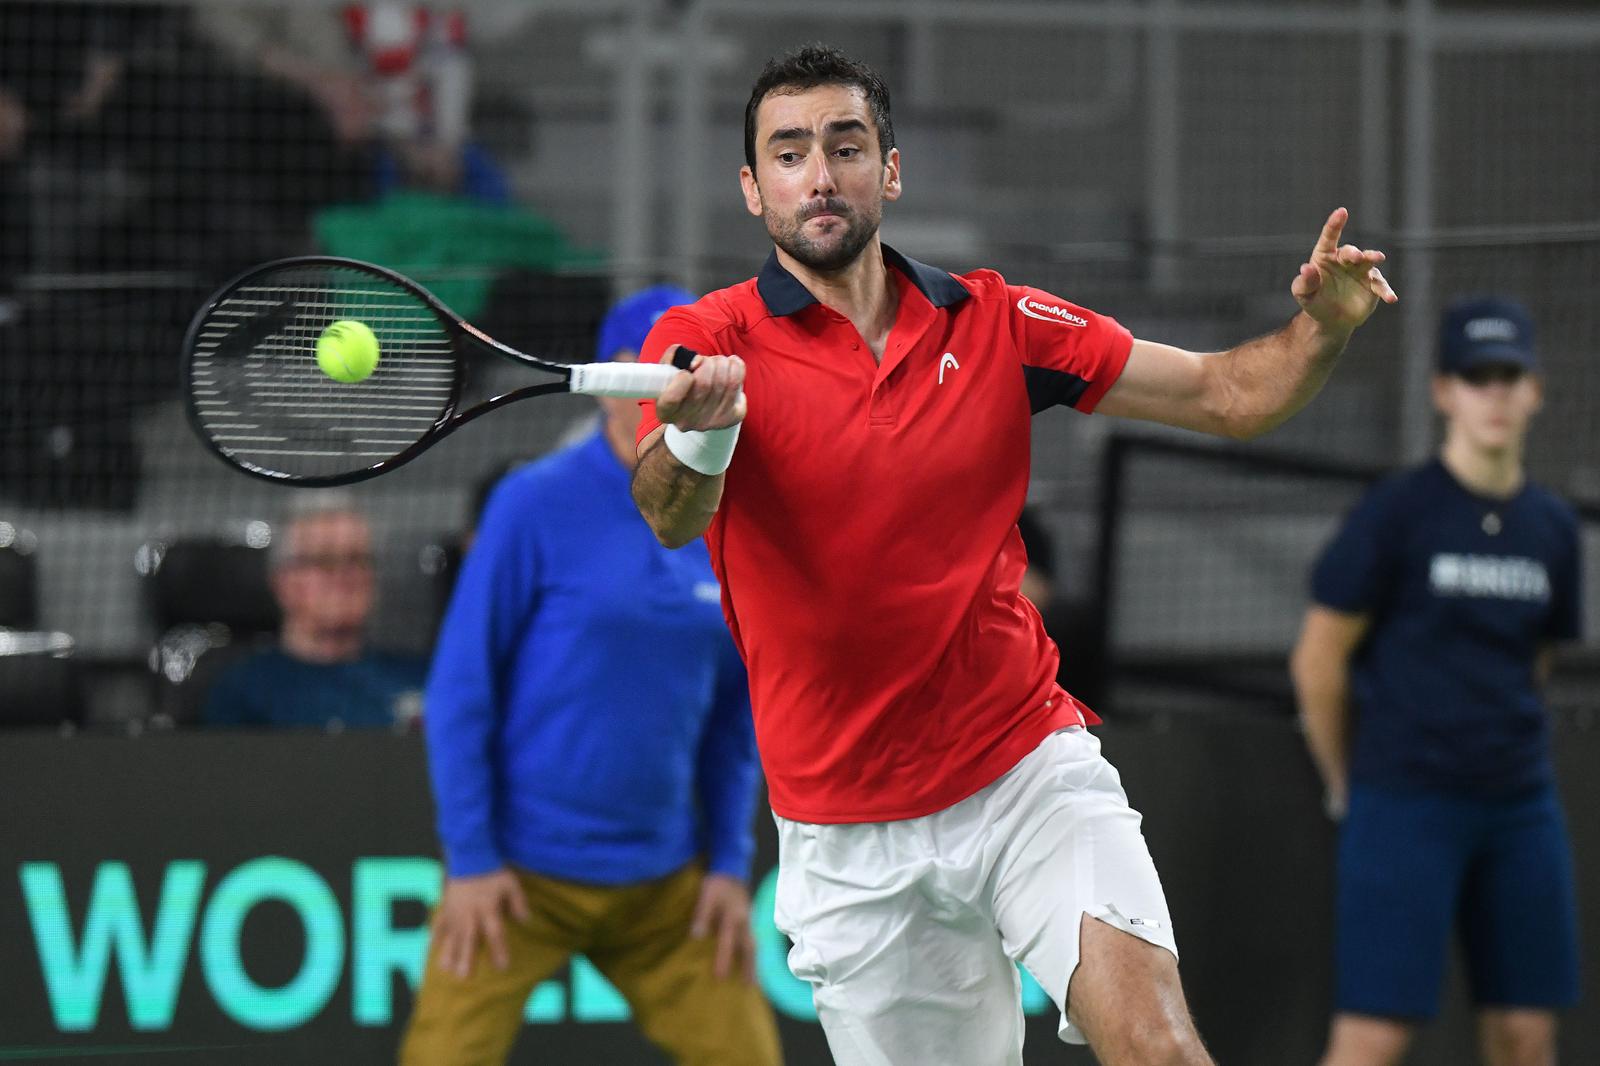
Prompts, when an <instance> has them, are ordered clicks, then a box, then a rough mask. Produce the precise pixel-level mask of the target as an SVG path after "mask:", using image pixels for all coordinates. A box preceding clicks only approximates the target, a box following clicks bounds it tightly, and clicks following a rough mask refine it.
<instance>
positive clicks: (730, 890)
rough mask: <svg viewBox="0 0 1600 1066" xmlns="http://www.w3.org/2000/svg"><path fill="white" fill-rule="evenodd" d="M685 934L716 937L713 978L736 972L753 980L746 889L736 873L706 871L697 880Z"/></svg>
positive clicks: (753, 942)
mask: <svg viewBox="0 0 1600 1066" xmlns="http://www.w3.org/2000/svg"><path fill="white" fill-rule="evenodd" d="M689 935H690V936H692V937H694V938H695V939H696V940H701V939H704V938H705V937H707V936H715V937H716V938H717V954H716V961H715V963H714V966H713V971H712V972H713V973H714V974H715V975H716V977H717V980H719V981H720V980H722V979H724V978H727V977H730V976H732V975H733V974H738V975H740V976H741V977H743V978H744V981H745V984H750V985H753V984H755V983H756V938H755V934H754V933H752V932H751V931H750V890H749V889H747V888H746V887H745V885H744V882H743V881H741V880H739V879H738V878H737V877H729V876H728V875H727V874H706V876H705V878H704V880H702V881H701V882H700V899H699V901H698V902H697V903H696V904H695V908H694V920H693V921H692V922H691V923H690V925H689Z"/></svg>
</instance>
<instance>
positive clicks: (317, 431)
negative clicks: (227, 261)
mask: <svg viewBox="0 0 1600 1066" xmlns="http://www.w3.org/2000/svg"><path fill="white" fill-rule="evenodd" d="M343 319H353V320H355V321H359V322H363V323H365V324H366V325H367V327H368V328H369V329H371V330H372V332H373V334H374V335H375V336H376V337H377V340H378V346H379V353H380V354H379V360H378V365H377V368H376V369H375V370H374V371H373V373H372V374H371V376H369V377H367V378H365V379H363V380H361V381H355V382H344V381H336V380H334V379H333V378H331V377H329V376H328V375H327V374H325V373H324V372H323V371H322V368H321V367H320V366H319V365H318V363H317V341H318V339H319V338H320V337H321V336H322V333H323V331H324V330H325V329H326V328H327V327H328V326H329V325H331V324H332V323H334V322H337V321H340V320H343ZM194 337H195V341H194V347H193V357H192V359H191V362H190V381H189V389H190V396H191V400H190V402H191V404H192V405H193V409H194V413H195V416H196V418H197V419H198V421H199V422H200V425H201V428H202V430H203V431H204V432H205V434H206V436H208V437H209V438H210V439H211V441H212V442H213V443H214V444H215V445H216V446H217V447H218V448H219V449H221V450H222V451H223V452H224V453H225V454H226V455H228V456H229V457H230V458H231V459H233V460H234V461H235V462H239V463H242V464H244V465H247V466H253V467H257V468H260V469H263V470H270V471H274V472H277V473H280V474H284V475H287V476H290V477H295V478H320V477H331V476H337V475H341V474H345V473H348V472H349V471H351V470H355V469H362V468H366V467H371V466H374V465H376V464H378V463H381V462H384V461H386V460H388V459H392V458H394V457H395V456H396V455H398V454H399V453H401V452H403V451H405V450H406V449H408V448H410V447H411V446H412V445H413V444H415V443H416V442H417V441H418V440H419V439H421V438H422V437H423V436H424V435H425V434H426V433H427V432H428V431H429V430H431V429H432V428H433V426H434V425H435V424H436V423H438V422H439V420H440V419H441V418H443V417H444V415H445V414H446V413H447V412H448V411H449V410H450V407H451V405H452V401H453V399H454V396H455V394H456V390H457V376H458V370H457V360H456V358H455V353H454V350H453V345H452V338H451V335H450V333H449V331H447V330H446V328H445V327H444V325H443V324H442V323H441V322H440V320H439V318H438V317H437V316H436V315H435V314H434V312H433V311H432V309H431V308H430V307H428V306H427V305H426V304H425V303H423V302H422V300H421V299H419V298H418V297H417V296H416V295H415V294H413V293H411V292H410V291H409V290H407V289H405V288H403V287H401V286H399V285H395V284H393V283H391V282H389V281H388V280H387V279H384V278H381V277H376V276H373V275H369V274H367V273H365V272H363V271H360V270H357V269H354V268H351V267H345V266H335V265H317V266H314V267H311V266H304V265H301V266H294V267H289V268H284V269H280V270H277V271H272V272H269V273H266V274H262V275H258V276H256V277H254V278H251V279H248V280H247V281H246V282H245V283H244V284H242V285H240V286H238V287H237V288H235V289H234V290H232V291H231V292H229V293H228V294H227V295H226V296H224V297H223V298H222V299H221V300H219V301H218V302H217V303H216V304H215V305H214V306H213V307H212V308H211V310H210V312H209V313H208V314H207V316H206V318H205V319H204V320H203V321H202V322H201V323H200V324H199V325H198V326H197V327H196V330H195V335H194Z"/></svg>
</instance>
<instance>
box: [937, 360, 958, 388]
mask: <svg viewBox="0 0 1600 1066" xmlns="http://www.w3.org/2000/svg"><path fill="white" fill-rule="evenodd" d="M960 369H961V364H960V363H958V362H956V357H955V353H954V352H945V353H944V358H943V359H940V360H939V384H941V385H943V384H944V372H945V371H946V370H960Z"/></svg>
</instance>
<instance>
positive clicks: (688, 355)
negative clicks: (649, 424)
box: [572, 347, 696, 400]
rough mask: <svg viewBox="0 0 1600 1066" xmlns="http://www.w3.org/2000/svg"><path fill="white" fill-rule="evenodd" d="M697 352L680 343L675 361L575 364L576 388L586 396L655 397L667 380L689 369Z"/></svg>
mask: <svg viewBox="0 0 1600 1066" xmlns="http://www.w3.org/2000/svg"><path fill="white" fill-rule="evenodd" d="M695 354H696V353H694V352H691V351H690V350H689V349H687V348H683V347H679V349H678V350H677V352H675V353H674V354H673V357H672V365H671V366H668V365H666V364H664V363H578V364H577V365H575V366H573V368H572V391H573V392H577V393H582V394H583V395H585V396H620V397H624V398H634V399H645V400H650V399H654V398H655V397H657V396H660V395H661V390H662V389H664V388H666V385H667V382H669V381H671V380H672V379H673V378H675V377H677V376H678V371H680V370H688V369H689V364H690V363H692V362H694V357H695Z"/></svg>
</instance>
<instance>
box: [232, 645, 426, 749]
mask: <svg viewBox="0 0 1600 1066" xmlns="http://www.w3.org/2000/svg"><path fill="white" fill-rule="evenodd" d="M426 678H427V663H426V662H425V661H424V660H422V659H420V658H417V657H415V656H408V655H390V654H385V653H382V652H375V653H371V654H368V655H363V656H362V657H361V658H360V659H357V660H355V661H353V662H347V663H308V662H302V661H301V660H299V659H296V658H294V657H293V656H292V655H289V654H288V653H287V652H284V651H283V650H281V649H279V648H272V649H270V650H267V651H262V652H258V653H257V654H255V655H252V656H250V657H249V658H247V659H244V660H242V661H240V662H238V663H235V664H234V665H233V666H232V667H230V668H229V669H228V670H227V671H226V672H224V673H223V675H222V676H221V677H219V678H218V679H217V682H216V684H214V685H212V687H211V691H210V692H209V693H208V694H207V696H206V704H205V709H204V711H203V713H202V718H203V720H204V722H205V724H206V725H212V726H258V727H262V728H290V729H293V728H300V729H338V728H341V727H342V728H349V729H374V728H375V729H387V728H404V727H405V726H407V725H408V724H409V723H410V722H412V721H413V720H415V719H416V718H417V716H418V715H419V713H420V712H421V709H422V688H423V684H424V682H425V680H426Z"/></svg>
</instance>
